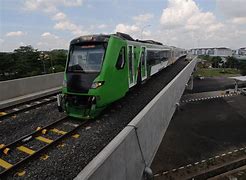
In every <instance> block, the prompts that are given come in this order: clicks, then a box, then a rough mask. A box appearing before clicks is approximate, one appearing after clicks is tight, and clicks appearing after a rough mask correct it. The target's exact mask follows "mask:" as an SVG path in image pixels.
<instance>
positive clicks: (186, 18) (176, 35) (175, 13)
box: [154, 0, 246, 48]
mask: <svg viewBox="0 0 246 180" xmlns="http://www.w3.org/2000/svg"><path fill="white" fill-rule="evenodd" d="M229 1H230V0H229ZM236 1H239V0H236ZM223 2H225V1H223ZM244 21H245V19H244V18H237V19H235V18H234V19H233V22H234V25H233V24H232V20H231V21H230V22H228V21H223V20H219V19H217V18H216V16H215V15H214V14H213V13H212V12H210V11H203V10H202V9H200V8H199V6H198V5H197V4H196V3H195V1H194V0H185V1H184V0H168V5H167V7H166V8H165V9H163V12H162V15H161V17H160V24H161V28H160V30H159V31H158V33H155V34H154V36H155V38H156V39H159V40H160V41H162V42H164V43H166V44H171V45H175V46H181V47H184V48H192V47H213V46H228V47H235V46H242V44H243V41H242V38H244V39H245V40H246V38H245V37H243V36H242V34H243V32H244V31H242V30H241V29H240V28H239V27H238V26H236V24H241V23H243V22H244Z"/></svg>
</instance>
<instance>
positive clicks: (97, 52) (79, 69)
mask: <svg viewBox="0 0 246 180" xmlns="http://www.w3.org/2000/svg"><path fill="white" fill-rule="evenodd" d="M109 38H110V37H109V36H106V35H91V36H81V37H79V38H76V39H74V40H72V41H71V43H70V47H69V53H68V58H67V64H66V69H65V74H64V81H63V87H62V94H59V95H58V96H57V104H58V109H59V111H65V112H66V113H67V115H68V116H71V117H76V118H82V119H90V118H94V117H95V116H97V115H98V114H99V113H100V111H101V110H102V109H103V108H104V106H101V107H100V104H101V105H103V104H104V103H103V102H102V100H101V98H100V94H101V89H102V88H103V86H104V83H105V81H104V78H103V75H102V73H101V72H102V65H103V61H104V58H105V54H106V49H107V44H108V41H109Z"/></svg>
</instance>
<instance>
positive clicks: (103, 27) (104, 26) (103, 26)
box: [97, 24, 108, 29]
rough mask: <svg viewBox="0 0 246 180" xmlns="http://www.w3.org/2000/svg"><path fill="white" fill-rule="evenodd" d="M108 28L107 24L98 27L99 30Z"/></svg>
mask: <svg viewBox="0 0 246 180" xmlns="http://www.w3.org/2000/svg"><path fill="white" fill-rule="evenodd" d="M107 27H108V26H107V25H106V24H100V25H98V26H97V28H99V29H105V28H107Z"/></svg>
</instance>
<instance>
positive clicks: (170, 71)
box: [0, 60, 188, 180]
mask: <svg viewBox="0 0 246 180" xmlns="http://www.w3.org/2000/svg"><path fill="white" fill-rule="evenodd" d="M187 63H188V62H185V61H184V60H180V61H177V62H176V63H175V64H173V65H172V66H170V67H167V68H166V69H165V70H163V71H161V72H160V73H158V74H157V75H154V76H152V78H151V79H149V80H148V81H147V82H146V83H145V84H143V85H141V86H138V87H135V88H134V89H132V90H130V92H128V93H127V94H126V96H125V97H124V98H123V99H121V100H119V101H117V102H115V103H113V104H112V105H111V106H110V107H108V108H107V109H106V110H105V111H104V112H103V113H102V115H101V116H99V117H98V118H97V119H95V120H91V122H90V123H89V124H87V126H89V127H90V128H81V129H79V130H78V131H77V133H78V134H80V136H79V138H77V139H76V138H71V137H69V138H67V139H65V140H63V141H62V143H64V144H65V145H64V146H63V147H57V146H54V147H51V148H49V149H48V150H47V151H48V152H45V154H48V155H49V158H48V159H47V160H38V159H34V160H32V161H30V162H28V163H26V164H25V165H24V166H23V167H21V168H22V169H25V171H26V174H25V176H23V177H18V176H16V175H14V173H13V174H10V175H9V176H8V177H7V179H35V180H38V179H47V180H49V179H52V180H54V179H59V180H61V179H73V178H74V177H76V175H77V174H78V173H79V172H80V171H81V170H82V169H83V168H84V167H85V166H86V165H87V164H88V163H89V162H90V161H91V160H92V159H93V158H94V157H95V156H96V155H97V154H98V153H99V152H100V151H101V150H102V149H103V148H104V147H105V146H106V145H107V144H108V143H109V142H110V141H111V140H112V139H113V138H114V137H115V136H116V135H117V134H118V133H119V132H120V131H121V130H122V129H123V128H124V127H125V126H126V125H127V124H128V123H129V122H130V121H131V120H132V119H133V118H134V117H135V116H136V115H137V114H138V113H139V112H140V111H141V110H142V109H143V108H144V107H145V106H146V105H147V104H148V102H149V101H150V100H152V99H153V98H154V96H155V95H156V94H158V92H160V90H162V89H163V88H164V87H165V86H166V85H167V84H168V83H169V82H170V81H171V80H172V79H173V78H174V77H175V75H177V73H178V72H180V71H181V70H182V69H183V68H184V67H185V66H186V65H187ZM136 94H137V95H136ZM132 97H133V98H132ZM54 106H55V105H54ZM52 109H53V111H52ZM111 109H114V110H113V111H111ZM48 110H49V111H50V113H48V112H46V111H48ZM39 111H42V112H46V113H36V114H35V121H34V120H33V121H30V120H29V121H28V123H27V122H25V121H21V122H20V123H19V125H22V124H23V123H24V124H28V125H29V126H31V127H36V126H37V123H34V124H35V125H34V126H33V125H30V124H32V123H33V122H37V119H38V122H40V124H42V123H44V122H46V121H52V120H53V118H54V119H56V120H57V118H58V117H59V116H62V115H60V114H59V113H58V112H57V110H56V109H55V107H53V108H51V107H49V108H47V109H44V108H42V109H40V110H39ZM32 114H33V113H32ZM28 116H29V117H32V116H30V115H29V114H28ZM17 118H18V117H17ZM22 119H23V118H21V120H22ZM51 119H52V120H51ZM9 122H15V123H16V122H18V121H9ZM41 122H42V123H41ZM15 123H13V124H12V126H13V127H12V128H14V127H15V128H16V129H14V130H16V132H18V133H17V134H19V131H18V128H17V127H18V125H16V124H15ZM46 124H48V123H46ZM4 126H6V125H3V124H1V126H0V128H2V129H4ZM16 126H17V127H16ZM24 126H25V125H24ZM9 127H10V126H9ZM21 133H23V131H21ZM1 135H2V136H3V138H4V139H5V141H9V142H10V141H11V140H13V139H11V140H9V139H8V136H5V133H2V132H1Z"/></svg>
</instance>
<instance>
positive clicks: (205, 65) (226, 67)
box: [195, 55, 246, 77]
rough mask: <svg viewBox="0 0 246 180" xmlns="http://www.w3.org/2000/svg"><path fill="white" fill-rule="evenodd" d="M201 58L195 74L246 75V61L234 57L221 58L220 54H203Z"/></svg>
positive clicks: (208, 75)
mask: <svg viewBox="0 0 246 180" xmlns="http://www.w3.org/2000/svg"><path fill="white" fill-rule="evenodd" d="M199 58H200V59H201V60H202V61H201V62H200V63H199V64H198V70H197V72H195V76H203V77H216V76H219V77H221V76H223V77H229V76H240V74H241V75H243V76H245V75H246V62H242V61H241V62H240V61H238V60H237V59H236V58H234V57H226V58H221V57H218V56H215V57H211V56H208V55H201V56H199Z"/></svg>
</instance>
